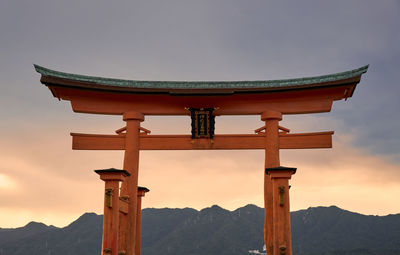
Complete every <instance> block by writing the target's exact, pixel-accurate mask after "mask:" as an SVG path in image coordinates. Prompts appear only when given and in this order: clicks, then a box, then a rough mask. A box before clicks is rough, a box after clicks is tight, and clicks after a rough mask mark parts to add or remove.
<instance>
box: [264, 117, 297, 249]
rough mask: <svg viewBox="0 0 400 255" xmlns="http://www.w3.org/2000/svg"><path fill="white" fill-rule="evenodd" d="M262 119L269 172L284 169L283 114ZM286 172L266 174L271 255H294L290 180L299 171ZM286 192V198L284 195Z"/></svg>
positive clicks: (267, 239)
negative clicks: (281, 140)
mask: <svg viewBox="0 0 400 255" xmlns="http://www.w3.org/2000/svg"><path fill="white" fill-rule="evenodd" d="M261 120H262V121H265V169H266V170H267V169H278V170H281V168H280V159H279V148H280V145H279V121H280V120H282V113H280V112H278V111H274V110H267V111H264V112H262V113H261ZM282 169H283V170H285V171H281V172H280V173H279V174H276V172H273V173H274V174H270V173H269V172H268V171H266V173H265V174H264V209H265V218H264V241H265V246H266V251H267V254H273V255H278V254H285V255H291V254H292V249H291V234H290V233H291V231H290V207H289V187H288V186H289V185H288V180H289V179H290V176H291V174H293V173H294V172H295V171H294V172H293V171H292V168H290V169H289V170H288V171H289V172H290V173H291V174H290V175H288V174H287V173H286V172H288V171H286V169H288V168H282ZM270 172H271V171H270ZM282 176H284V177H285V178H283V177H282ZM285 190H286V193H287V195H286V197H284V195H283V193H282V191H285ZM283 200H285V201H283ZM286 200H287V201H286Z"/></svg>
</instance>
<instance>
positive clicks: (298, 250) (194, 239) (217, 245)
mask: <svg viewBox="0 0 400 255" xmlns="http://www.w3.org/2000/svg"><path fill="white" fill-rule="evenodd" d="M291 219H292V236H293V238H292V239H293V254H296V255H313V254H323V255H336V254H341V255H342V254H345V255H346V254H348V255H350V254H351V255H359V254H360V255H361V254H363V255H364V254H371V255H380V254H385V255H391V254H400V214H389V215H387V216H376V215H375V216H374V215H363V214H359V213H354V212H351V211H347V210H343V209H341V208H339V207H337V206H329V207H325V206H319V207H309V208H307V209H303V210H299V211H294V212H291ZM263 221H264V209H263V208H259V207H257V206H255V205H252V204H248V205H246V206H243V207H240V208H237V209H236V210H233V211H229V210H226V209H224V208H221V207H220V206H218V205H213V206H211V207H207V208H204V209H201V210H196V209H192V208H181V209H180V208H161V209H156V208H146V209H143V211H142V254H143V255H153V254H154V255H155V254H158V253H159V252H160V251H163V253H167V254H171V255H172V254H174V255H184V254H185V255H186V254H194V255H206V254H207V255H217V254H218V255H221V254H222V255H224V254H227V255H228V254H233V255H236V254H238V255H239V254H248V250H254V249H261V248H262V245H263ZM101 225H102V216H101V215H97V214H95V213H84V214H83V215H81V216H80V217H79V218H78V219H77V220H75V221H74V222H72V223H71V224H69V225H67V226H65V227H63V228H57V227H54V226H47V225H45V224H43V223H39V222H30V223H28V224H26V225H25V226H24V227H20V228H15V229H5V228H4V229H1V228H0V255H28V254H29V255H35V254H57V255H63V254H66V255H68V254H74V255H75V254H77V255H89V254H96V253H97V254H99V253H100V248H101V230H102V226H101Z"/></svg>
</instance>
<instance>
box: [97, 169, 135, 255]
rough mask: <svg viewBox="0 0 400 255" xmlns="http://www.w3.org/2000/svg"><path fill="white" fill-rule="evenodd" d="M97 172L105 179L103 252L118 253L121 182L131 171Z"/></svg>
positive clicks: (107, 253)
mask: <svg viewBox="0 0 400 255" xmlns="http://www.w3.org/2000/svg"><path fill="white" fill-rule="evenodd" d="M95 172H96V173H97V174H99V175H100V179H102V180H103V181H105V194H104V216H103V240H102V248H101V250H102V252H101V254H103V255H118V232H119V182H120V181H123V179H124V177H127V176H129V173H128V172H127V171H125V170H119V169H115V168H110V169H104V170H95Z"/></svg>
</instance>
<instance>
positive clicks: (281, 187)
mask: <svg viewBox="0 0 400 255" xmlns="http://www.w3.org/2000/svg"><path fill="white" fill-rule="evenodd" d="M294 173H296V168H289V167H275V168H266V169H265V175H266V176H267V178H269V179H270V180H271V183H272V190H273V219H274V225H273V252H272V253H271V254H275V255H292V238H291V229H290V204H289V201H290V200H289V179H290V178H291V176H292V175H293V174H294Z"/></svg>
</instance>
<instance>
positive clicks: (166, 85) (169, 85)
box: [34, 65, 368, 90]
mask: <svg viewBox="0 0 400 255" xmlns="http://www.w3.org/2000/svg"><path fill="white" fill-rule="evenodd" d="M34 66H35V69H36V71H37V72H38V73H40V74H41V75H43V76H48V77H56V78H61V79H67V80H73V81H79V82H85V83H93V84H97V85H106V86H112V87H119V88H127V89H135V88H137V89H173V90H179V89H186V90H187V89H203V90H204V89H263V88H264V89H274V88H277V89H279V88H285V87H301V86H304V85H312V84H319V83H325V82H334V81H339V80H345V79H350V78H353V77H357V76H360V75H361V74H363V73H366V72H367V69H368V65H366V66H363V67H360V68H358V69H354V70H350V71H346V72H341V73H335V74H329V75H322V76H315V77H306V78H298V79H285V80H266V81H142V80H122V79H113V78H103V77H95V76H87V75H79V74H71V73H64V72H59V71H55V70H51V69H48V68H45V67H42V66H38V65H34Z"/></svg>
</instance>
